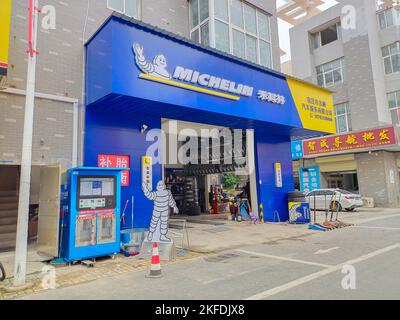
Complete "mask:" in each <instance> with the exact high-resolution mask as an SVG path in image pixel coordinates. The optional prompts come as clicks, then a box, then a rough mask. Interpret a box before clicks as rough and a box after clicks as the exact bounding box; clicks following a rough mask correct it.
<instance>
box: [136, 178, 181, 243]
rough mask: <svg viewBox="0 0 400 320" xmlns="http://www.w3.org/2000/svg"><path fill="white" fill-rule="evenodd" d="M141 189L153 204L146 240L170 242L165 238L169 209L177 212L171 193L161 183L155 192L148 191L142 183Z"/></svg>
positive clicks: (160, 182)
mask: <svg viewBox="0 0 400 320" xmlns="http://www.w3.org/2000/svg"><path fill="white" fill-rule="evenodd" d="M142 188H143V193H144V195H145V196H146V198H147V199H149V200H152V201H153V202H154V206H153V216H152V217H151V222H150V228H149V234H148V236H147V240H148V241H149V242H159V241H160V242H171V239H170V238H168V237H167V233H168V218H169V208H170V207H171V208H173V209H174V213H178V212H179V210H178V207H177V206H176V203H175V200H174V198H173V197H172V194H171V191H169V190H168V189H167V188H166V186H165V184H164V182H162V181H159V182H158V183H157V188H156V191H151V190H149V187H148V186H147V184H146V183H144V182H143V184H142Z"/></svg>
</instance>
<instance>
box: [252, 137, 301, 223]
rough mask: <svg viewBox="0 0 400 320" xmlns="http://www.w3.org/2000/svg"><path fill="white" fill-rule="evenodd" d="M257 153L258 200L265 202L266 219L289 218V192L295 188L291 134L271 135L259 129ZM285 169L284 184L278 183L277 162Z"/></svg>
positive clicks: (256, 141)
mask: <svg viewBox="0 0 400 320" xmlns="http://www.w3.org/2000/svg"><path fill="white" fill-rule="evenodd" d="M255 157H256V168H255V169H256V174H257V181H258V185H257V194H258V204H259V205H260V204H262V206H263V210H264V221H268V222H279V221H287V220H288V219H289V213H288V203H287V193H288V192H289V191H293V190H294V179H293V173H292V170H293V169H292V158H291V152H290V138H289V137H276V136H271V135H270V134H269V133H266V132H260V131H257V130H256V131H255ZM276 162H279V163H280V164H281V168H282V169H281V170H282V187H281V188H278V187H276V185H275V171H274V164H275V163H276Z"/></svg>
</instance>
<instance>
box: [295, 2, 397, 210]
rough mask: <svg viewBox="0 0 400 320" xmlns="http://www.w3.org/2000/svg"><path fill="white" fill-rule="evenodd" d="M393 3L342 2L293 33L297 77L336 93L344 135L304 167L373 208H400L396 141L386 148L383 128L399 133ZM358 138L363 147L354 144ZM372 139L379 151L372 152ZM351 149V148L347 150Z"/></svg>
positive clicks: (324, 182)
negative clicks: (315, 168) (367, 201)
mask: <svg viewBox="0 0 400 320" xmlns="http://www.w3.org/2000/svg"><path fill="white" fill-rule="evenodd" d="M396 3H397V2H396V1H393V3H390V1H386V2H385V6H378V5H377V4H376V3H375V1H373V0H345V1H340V3H339V4H337V5H335V6H333V7H332V8H330V9H328V10H326V11H324V12H322V13H320V14H318V15H316V16H314V17H312V18H310V19H308V20H307V21H305V22H303V23H301V24H299V25H297V26H295V27H293V28H292V29H291V31H290V42H291V50H292V53H291V55H292V68H293V75H294V76H295V77H299V78H301V79H304V80H307V81H310V82H313V83H316V84H318V85H320V86H322V87H325V88H329V89H330V90H332V91H333V92H334V103H335V113H336V126H337V132H338V134H341V135H338V136H336V137H334V138H337V139H338V140H336V141H337V146H339V145H340V147H337V148H336V149H335V148H332V149H331V150H328V149H326V150H325V151H331V152H326V153H325V154H324V153H323V152H315V153H314V155H310V154H308V155H306V158H307V159H305V160H304V163H305V164H306V165H310V164H317V165H319V166H320V170H321V173H322V174H321V178H322V186H325V187H341V188H346V189H350V190H355V191H359V192H360V193H361V195H363V196H365V197H371V198H374V200H375V204H376V205H379V206H390V207H394V206H399V205H400V181H399V169H400V152H399V150H400V148H399V146H398V144H396V143H393V144H387V145H382V144H381V143H380V142H381V141H379V139H382V136H379V133H380V132H382V131H379V130H382V129H386V128H390V127H393V129H389V131H390V132H392V130H393V131H394V135H395V136H396V135H397V137H398V135H399V127H398V126H399V124H400V7H399V6H398V5H396ZM374 130H375V131H374ZM358 133H359V134H360V135H361V134H362V137H363V138H362V139H361V141H352V138H351V137H352V136H353V135H354V137H355V138H357V134H358ZM349 136H350V139H349V140H346V138H347V137H349ZM334 138H333V137H332V139H334ZM342 138H343V140H341V139H342ZM384 138H385V137H384ZM374 140H375V141H376V142H377V144H379V145H374V146H373V147H368V142H370V141H374ZM326 141H328V140H326ZM384 141H387V139H386V138H385V139H384ZM308 142H310V141H308ZM314 142H316V143H317V144H318V143H319V142H321V140H318V139H317V140H315V141H314ZM311 143H313V141H312V140H311ZM346 143H353V146H349V147H348V148H343V146H345V145H346ZM357 144H358V146H361V145H365V146H364V147H363V148H357V147H358V146H357ZM303 145H304V146H307V141H305V143H303ZM314 146H315V144H314ZM346 146H347V145H346ZM330 147H332V146H330ZM335 150H336V151H335ZM320 151H321V150H320ZM305 153H307V152H305ZM328 155H329V156H328ZM302 161H303V160H300V161H296V162H295V164H296V166H295V167H297V168H298V166H299V165H303V163H302Z"/></svg>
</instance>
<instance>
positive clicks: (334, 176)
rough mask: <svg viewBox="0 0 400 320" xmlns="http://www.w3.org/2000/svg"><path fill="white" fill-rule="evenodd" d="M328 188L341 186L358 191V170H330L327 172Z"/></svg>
mask: <svg viewBox="0 0 400 320" xmlns="http://www.w3.org/2000/svg"><path fill="white" fill-rule="evenodd" d="M325 178H326V181H327V184H328V188H339V189H344V190H347V191H350V192H358V191H359V187H358V177H357V172H353V171H349V172H330V173H325Z"/></svg>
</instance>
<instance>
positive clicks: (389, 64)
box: [382, 41, 400, 74]
mask: <svg viewBox="0 0 400 320" xmlns="http://www.w3.org/2000/svg"><path fill="white" fill-rule="evenodd" d="M382 56H383V63H384V65H385V73H386V74H391V73H395V72H400V42H399V41H397V42H395V43H392V44H390V45H388V46H386V47H383V48H382Z"/></svg>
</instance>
